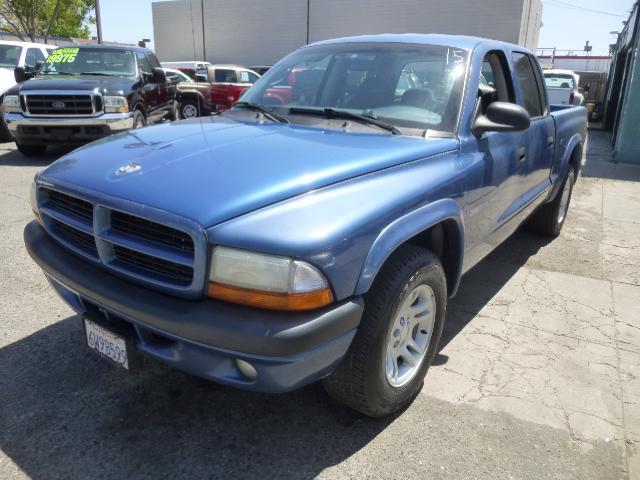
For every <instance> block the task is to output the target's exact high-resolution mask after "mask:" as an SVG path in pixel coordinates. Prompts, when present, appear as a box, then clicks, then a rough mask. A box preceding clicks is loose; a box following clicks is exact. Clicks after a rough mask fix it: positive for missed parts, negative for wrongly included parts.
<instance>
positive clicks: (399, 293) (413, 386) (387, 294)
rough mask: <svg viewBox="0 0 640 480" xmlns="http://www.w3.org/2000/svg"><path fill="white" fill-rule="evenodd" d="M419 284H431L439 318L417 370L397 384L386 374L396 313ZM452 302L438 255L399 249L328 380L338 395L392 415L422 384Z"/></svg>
mask: <svg viewBox="0 0 640 480" xmlns="http://www.w3.org/2000/svg"><path fill="white" fill-rule="evenodd" d="M420 285H427V286H429V287H431V289H432V290H433V293H434V298H435V308H436V312H435V320H434V324H433V331H432V334H431V339H430V341H429V344H428V348H427V350H426V354H425V356H424V357H423V359H422V363H420V364H419V367H418V368H417V371H416V373H415V376H414V377H413V378H412V379H411V380H410V381H409V382H408V383H406V384H405V385H402V386H399V387H394V386H392V385H391V383H390V382H389V380H387V374H386V367H385V361H386V348H387V340H388V338H389V337H388V336H389V335H390V334H391V331H392V329H393V325H394V319H395V318H396V313H397V312H398V311H399V308H400V306H401V305H403V302H404V300H405V299H406V297H407V295H408V294H410V293H411V292H413V290H414V289H415V288H416V287H417V286H420ZM446 308H447V282H446V279H445V275H444V270H443V268H442V265H441V264H440V261H439V260H438V258H437V257H436V256H435V255H434V254H433V253H431V252H430V251H429V250H427V249H424V248H420V247H416V246H413V245H407V246H403V247H401V248H400V249H398V250H397V251H396V252H395V253H394V254H393V255H392V256H391V257H390V258H389V259H388V260H387V262H386V263H385V265H384V266H383V268H382V269H381V271H380V273H379V274H378V276H377V278H376V280H375V282H374V284H373V286H372V287H371V289H370V291H369V292H368V293H367V294H366V295H365V309H364V315H363V317H362V321H361V322H360V326H359V327H358V331H357V332H356V335H355V337H354V339H353V342H352V344H351V347H350V348H349V351H348V352H347V354H346V356H345V358H344V359H343V360H342V362H341V363H340V365H339V366H338V368H337V369H336V371H335V372H334V373H332V374H331V375H330V376H329V377H327V378H325V379H324V380H323V384H324V387H325V389H326V391H327V392H328V393H329V395H331V396H332V397H333V398H335V399H336V400H337V401H339V402H341V403H344V404H345V405H347V406H349V407H351V408H353V409H354V410H357V411H359V412H361V413H364V414H365V415H368V416H371V417H381V416H384V415H389V414H391V413H393V412H396V411H398V410H400V409H402V408H403V407H404V406H406V405H408V404H409V403H410V402H411V401H412V400H413V399H414V398H415V396H416V395H417V394H418V392H419V391H420V389H421V388H422V385H423V381H424V376H425V375H426V373H427V370H428V369H429V366H430V365H431V362H432V361H433V358H434V357H435V355H436V353H437V348H438V343H439V342H440V337H441V336H442V327H443V325H444V318H445V312H446Z"/></svg>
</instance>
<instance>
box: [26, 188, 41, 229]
mask: <svg viewBox="0 0 640 480" xmlns="http://www.w3.org/2000/svg"><path fill="white" fill-rule="evenodd" d="M36 179H37V177H35V178H34V179H33V182H31V192H30V194H29V200H30V201H31V210H32V211H33V215H34V216H35V217H36V220H37V221H38V223H39V224H40V225H42V219H41V218H40V209H39V208H38V193H37V192H38V185H37V183H36Z"/></svg>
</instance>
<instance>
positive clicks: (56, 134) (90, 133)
mask: <svg viewBox="0 0 640 480" xmlns="http://www.w3.org/2000/svg"><path fill="white" fill-rule="evenodd" d="M4 120H5V122H6V123H7V126H8V127H9V131H10V132H11V135H12V136H13V137H14V138H15V139H16V141H17V142H18V143H21V144H24V145H51V144H82V143H88V142H91V141H93V140H97V139H99V138H103V137H106V136H108V135H111V134H113V133H117V132H122V131H125V130H129V129H130V128H132V127H133V114H132V113H131V112H129V113H103V114H102V115H98V116H95V117H29V116H25V115H23V114H21V113H5V114H4Z"/></svg>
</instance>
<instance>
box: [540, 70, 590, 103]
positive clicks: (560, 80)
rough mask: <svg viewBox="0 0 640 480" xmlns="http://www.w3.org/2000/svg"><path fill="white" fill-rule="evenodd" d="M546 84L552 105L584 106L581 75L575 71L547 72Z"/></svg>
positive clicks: (545, 74)
mask: <svg viewBox="0 0 640 480" xmlns="http://www.w3.org/2000/svg"><path fill="white" fill-rule="evenodd" d="M544 83H545V84H546V85H547V92H548V93H549V103H550V104H551V105H578V106H580V105H582V104H583V103H584V95H582V93H580V90H579V89H578V85H580V75H578V74H577V73H576V72H574V71H573V70H545V71H544Z"/></svg>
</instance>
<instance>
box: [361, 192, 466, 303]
mask: <svg viewBox="0 0 640 480" xmlns="http://www.w3.org/2000/svg"><path fill="white" fill-rule="evenodd" d="M405 244H413V245H418V246H422V247H425V248H428V249H429V250H431V251H432V252H433V253H434V254H435V255H436V256H437V257H438V258H439V259H440V262H441V263H442V267H443V268H444V271H445V277H446V279H447V290H448V293H449V296H453V295H455V293H456V291H457V289H458V285H459V283H460V277H461V276H462V260H463V252H464V226H463V221H462V212H461V210H460V207H459V205H458V203H457V202H456V201H455V200H453V199H443V200H438V201H436V202H433V203H430V204H428V205H425V206H423V207H420V208H418V209H416V210H413V211H412V212H409V213H407V214H406V215H404V216H402V217H400V218H399V219H397V220H395V221H394V222H392V223H391V224H389V225H388V226H387V227H386V228H384V229H383V230H382V232H381V233H380V234H379V235H378V237H377V238H376V239H375V241H374V242H373V244H372V246H371V249H370V250H369V253H368V255H367V257H366V259H365V261H364V265H363V267H362V270H361V272H360V276H359V278H358V282H357V284H356V291H355V294H357V295H361V294H364V293H366V292H367V291H368V290H369V289H370V288H371V285H372V284H373V281H374V280H375V278H376V276H377V274H378V273H379V271H380V269H381V268H382V266H383V265H384V264H385V262H386V261H387V260H388V258H389V257H390V256H391V254H392V253H393V252H395V251H396V250H397V249H398V248H399V247H401V246H402V245H405Z"/></svg>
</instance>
